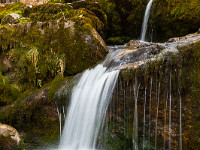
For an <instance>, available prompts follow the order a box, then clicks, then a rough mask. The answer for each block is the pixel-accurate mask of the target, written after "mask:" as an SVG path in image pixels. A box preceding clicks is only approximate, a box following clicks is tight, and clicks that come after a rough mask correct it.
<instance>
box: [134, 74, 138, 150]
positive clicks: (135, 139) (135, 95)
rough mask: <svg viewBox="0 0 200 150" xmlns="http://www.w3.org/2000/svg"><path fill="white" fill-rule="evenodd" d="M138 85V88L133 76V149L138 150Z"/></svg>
mask: <svg viewBox="0 0 200 150" xmlns="http://www.w3.org/2000/svg"><path fill="white" fill-rule="evenodd" d="M139 88H140V85H139V86H138V83H137V77H136V76H135V84H134V87H133V89H134V100H135V111H134V128H133V149H134V150H138V110H137V101H138V93H139Z"/></svg>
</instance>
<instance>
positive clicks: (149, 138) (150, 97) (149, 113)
mask: <svg viewBox="0 0 200 150" xmlns="http://www.w3.org/2000/svg"><path fill="white" fill-rule="evenodd" d="M152 81H153V79H152V78H151V87H150V97H149V144H148V149H150V140H151V92H152Z"/></svg>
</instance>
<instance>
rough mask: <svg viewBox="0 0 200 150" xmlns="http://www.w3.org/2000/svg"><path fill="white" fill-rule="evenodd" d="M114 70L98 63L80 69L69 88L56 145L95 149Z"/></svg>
mask: <svg viewBox="0 0 200 150" xmlns="http://www.w3.org/2000/svg"><path fill="white" fill-rule="evenodd" d="M118 74H119V71H118V70H115V71H111V72H109V71H107V68H106V67H104V66H103V65H102V64H100V65H98V66H96V67H95V68H94V69H91V70H86V71H85V72H84V73H83V75H82V77H81V78H80V80H79V82H78V84H77V85H76V86H75V87H74V89H73V92H72V96H71V103H70V105H69V108H68V113H67V117H66V120H65V126H64V130H63V133H62V137H61V141H60V145H59V148H60V149H70V150H77V149H95V146H96V140H97V136H98V133H99V130H100V127H101V123H102V122H103V119H104V117H105V114H106V111H107V107H108V104H109V100H110V99H111V97H112V92H113V89H114V87H115V83H116V81H117V78H118Z"/></svg>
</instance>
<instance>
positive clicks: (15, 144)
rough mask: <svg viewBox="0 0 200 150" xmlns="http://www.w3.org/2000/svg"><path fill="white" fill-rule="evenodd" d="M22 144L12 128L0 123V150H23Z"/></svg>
mask: <svg viewBox="0 0 200 150" xmlns="http://www.w3.org/2000/svg"><path fill="white" fill-rule="evenodd" d="M23 148H24V142H23V140H22V139H21V136H20V135H19V133H18V132H17V130H16V129H14V128H13V127H11V126H9V125H6V124H1V123H0V149H1V150H23Z"/></svg>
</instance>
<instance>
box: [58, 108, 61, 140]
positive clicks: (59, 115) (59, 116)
mask: <svg viewBox="0 0 200 150" xmlns="http://www.w3.org/2000/svg"><path fill="white" fill-rule="evenodd" d="M57 113H58V118H59V124H60V137H61V133H62V122H61V120H62V116H61V113H60V111H59V109H58V108H57Z"/></svg>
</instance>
